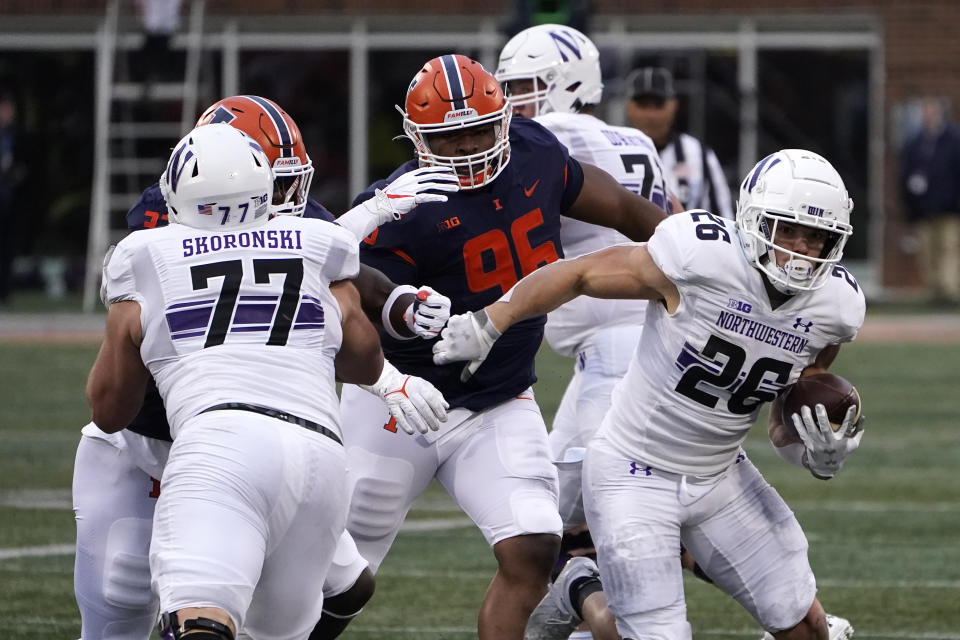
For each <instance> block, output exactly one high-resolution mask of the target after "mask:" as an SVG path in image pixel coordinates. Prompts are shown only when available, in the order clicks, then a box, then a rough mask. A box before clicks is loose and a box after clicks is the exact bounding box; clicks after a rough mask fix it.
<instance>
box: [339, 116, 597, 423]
mask: <svg viewBox="0 0 960 640" xmlns="http://www.w3.org/2000/svg"><path fill="white" fill-rule="evenodd" d="M510 147H511V151H510V161H509V163H508V164H507V166H506V168H504V170H503V172H502V173H501V174H500V175H499V176H497V178H496V179H495V180H494V181H493V182H492V183H491V184H489V185H486V186H483V187H480V188H479V189H472V190H467V191H460V192H458V193H453V194H448V198H449V200H448V201H447V202H440V203H426V204H421V205H419V206H418V207H417V208H416V209H415V210H414V211H413V212H412V213H410V214H409V215H407V216H405V217H404V218H402V219H401V220H398V221H396V222H390V223H388V224H386V225H383V226H382V227H380V228H379V229H377V230H376V231H374V232H373V233H372V234H371V235H370V236H369V237H368V238H367V239H366V240H364V242H363V244H361V250H360V260H361V262H363V263H364V264H366V265H369V266H371V267H374V268H376V269H379V270H380V271H382V272H383V273H384V274H385V275H386V276H387V277H389V278H390V279H391V280H393V281H394V282H397V283H405V284H412V285H428V286H430V287H433V288H434V289H436V290H437V291H439V292H440V293H442V294H444V295H446V296H449V297H450V300H451V301H452V311H451V312H452V313H464V312H466V311H476V310H478V309H482V308H483V307H485V306H486V305H488V304H490V303H492V302H494V301H496V300H497V299H498V298H499V297H500V296H502V295H503V294H504V293H506V292H507V291H508V290H509V289H510V287H512V286H513V285H514V284H516V282H517V280H519V279H520V278H522V277H523V276H525V275H527V274H529V273H531V272H532V271H534V270H536V269H537V268H539V267H542V266H543V265H545V264H547V263H550V262H553V261H554V260H556V259H557V258H560V257H563V254H562V248H561V245H560V215H561V214H562V213H564V212H565V211H567V209H569V208H570V207H571V205H572V204H573V203H574V201H575V200H576V199H577V196H579V195H580V190H581V188H582V187H583V169H582V168H581V166H580V164H579V163H578V162H577V161H576V160H574V159H573V158H571V157H570V155H569V154H568V152H567V149H566V147H564V146H563V145H562V144H560V142H559V141H558V140H557V139H556V137H554V135H553V134H552V133H550V132H549V131H547V130H546V129H545V128H543V127H542V126H541V125H539V124H537V123H536V122H534V121H533V120H522V119H519V118H518V119H515V120H514V121H513V122H512V123H511V124H510ZM416 166H417V165H416V162H415V161H410V162H408V163H406V164H404V165H403V166H401V167H400V168H398V169H397V170H396V171H394V172H393V174H391V175H390V177H389V178H387V179H386V180H382V181H380V182H376V183H374V184H373V185H371V186H370V187H369V188H368V189H367V190H366V191H365V192H363V193H362V194H360V195H359V196H357V198H356V200H355V203H359V202H362V201H364V200H366V199H368V198H370V197H372V195H373V190H374V189H375V188H380V187H383V186H385V185H386V184H388V183H389V182H390V181H392V180H393V179H395V178H396V177H397V176H399V175H400V174H401V173H404V172H406V171H410V170H411V169H415V168H416ZM545 321H546V316H540V317H537V318H530V319H528V320H524V321H523V322H519V323H517V324H515V325H514V326H512V327H510V329H508V330H507V331H506V332H505V333H504V335H503V336H502V337H501V338H500V339H499V340H497V342H496V343H495V344H494V346H493V349H492V350H491V351H490V355H488V356H487V359H486V360H485V361H484V363H483V365H482V366H481V367H480V368H479V369H478V370H477V372H476V374H474V376H473V377H472V378H471V379H470V380H468V381H467V382H466V383H461V382H460V371H461V370H462V369H463V365H464V363H462V362H461V363H453V364H449V365H444V366H440V367H438V366H437V365H434V364H433V354H432V352H431V348H432V346H433V345H432V341H424V340H407V341H403V340H395V339H393V338H391V337H390V336H388V335H386V334H385V333H381V338H382V344H383V350H384V353H385V355H386V356H387V358H388V359H389V360H390V361H391V362H392V363H393V364H394V365H396V366H397V368H398V369H400V370H401V371H403V372H405V373H410V374H413V375H417V376H420V377H422V378H426V379H427V380H429V381H430V382H431V383H433V385H434V386H436V387H437V388H438V389H439V390H440V391H441V392H442V393H443V395H444V397H445V398H446V399H447V401H448V402H449V403H450V405H451V406H452V407H466V408H468V409H470V410H472V411H480V410H482V409H485V408H487V407H491V406H493V405H495V404H499V403H501V402H503V401H505V400H508V399H510V398H513V397H516V396H517V395H518V394H519V393H521V392H523V391H524V389H526V388H527V387H529V386H530V385H531V384H533V383H534V382H535V381H536V376H535V375H534V357H535V356H536V353H537V349H538V348H539V347H540V341H541V339H542V338H543V325H544V322H545Z"/></svg>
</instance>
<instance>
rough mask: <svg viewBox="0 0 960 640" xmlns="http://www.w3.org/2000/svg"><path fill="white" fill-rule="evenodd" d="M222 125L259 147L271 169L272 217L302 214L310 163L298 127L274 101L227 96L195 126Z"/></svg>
mask: <svg viewBox="0 0 960 640" xmlns="http://www.w3.org/2000/svg"><path fill="white" fill-rule="evenodd" d="M217 122H225V123H227V124H229V125H231V126H232V127H235V128H237V129H240V130H241V131H243V132H244V133H246V134H247V135H249V136H250V137H251V138H253V139H254V140H256V141H257V143H258V144H259V145H260V146H261V147H262V148H263V150H264V152H265V153H266V154H267V158H268V159H269V160H270V166H271V168H272V169H273V177H274V183H273V184H274V190H273V214H274V215H281V214H291V215H297V216H299V215H302V214H303V211H304V209H306V206H307V197H308V196H309V195H310V182H311V181H312V180H313V163H312V162H311V161H310V156H308V155H307V148H306V147H305V146H304V144H303V136H301V135H300V128H299V127H297V123H296V122H294V121H293V118H291V117H290V116H289V114H287V112H286V111H284V110H283V109H281V108H280V107H279V106H278V105H277V103H276V102H274V101H273V100H268V99H266V98H261V97H260V96H230V97H229V98H224V99H223V100H221V101H219V102H217V103H214V104H212V105H210V106H209V107H208V108H207V110H206V111H204V112H203V115H201V116H200V119H199V120H197V126H198V127H199V126H201V125H205V124H214V123H217Z"/></svg>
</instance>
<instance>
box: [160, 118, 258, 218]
mask: <svg viewBox="0 0 960 640" xmlns="http://www.w3.org/2000/svg"><path fill="white" fill-rule="evenodd" d="M272 191H273V172H272V171H271V169H270V161H269V160H268V159H267V155H266V154H265V153H264V152H263V149H262V148H261V147H260V145H259V144H257V142H256V141H255V140H254V139H253V138H251V137H250V136H248V135H247V134H246V133H244V132H243V131H240V130H239V129H236V128H234V127H231V126H230V125H228V124H225V123H217V124H208V125H202V126H199V127H197V128H196V129H194V130H193V131H191V132H190V133H188V134H187V135H185V136H184V137H183V138H182V139H181V140H180V142H178V143H177V146H176V147H175V148H174V150H173V153H172V154H171V155H170V161H169V162H168V163H167V169H166V171H164V172H163V175H161V176H160V192H161V193H162V194H163V199H164V200H165V201H166V203H167V209H169V215H170V222H178V223H180V224H185V225H187V226H188V227H196V228H197V229H211V230H234V229H238V228H243V227H251V226H254V225H258V224H260V223H262V222H266V221H267V220H268V219H269V217H270V215H269V214H270V198H271V193H272Z"/></svg>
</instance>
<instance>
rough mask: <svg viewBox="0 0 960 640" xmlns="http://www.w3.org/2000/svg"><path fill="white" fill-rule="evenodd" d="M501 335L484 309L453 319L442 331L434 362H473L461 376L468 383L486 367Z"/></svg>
mask: <svg viewBox="0 0 960 640" xmlns="http://www.w3.org/2000/svg"><path fill="white" fill-rule="evenodd" d="M500 335H501V334H500V331H498V330H497V328H496V327H495V326H493V322H491V321H490V318H489V317H488V316H487V312H486V310H484V309H481V310H480V311H477V312H476V313H474V312H472V311H467V312H466V313H464V314H461V315H456V316H450V319H449V320H448V321H447V326H446V328H445V329H444V330H443V331H442V332H440V340H439V341H437V342H435V343H434V345H433V362H434V364H447V363H450V362H456V361H457V360H469V361H470V362H468V363H467V365H466V366H465V367H464V368H463V371H462V372H461V373H460V382H466V381H467V380H468V379H470V376H472V375H473V374H474V373H475V372H476V370H477V369H479V368H480V365H481V364H483V361H484V360H485V359H486V358H487V355H488V354H489V353H490V349H492V348H493V343H494V342H496V341H497V338H499V337H500Z"/></svg>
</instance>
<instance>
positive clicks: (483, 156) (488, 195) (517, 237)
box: [342, 54, 664, 640]
mask: <svg viewBox="0 0 960 640" xmlns="http://www.w3.org/2000/svg"><path fill="white" fill-rule="evenodd" d="M401 111H402V113H403V126H404V131H405V132H406V135H407V137H408V138H409V139H410V140H411V141H412V142H413V144H414V147H415V149H416V152H417V160H414V161H411V162H409V163H407V164H404V165H403V166H401V167H399V168H398V169H397V170H396V171H395V172H394V174H393V175H392V176H391V177H390V178H388V179H387V180H390V179H392V178H394V177H395V176H397V175H400V174H401V173H403V172H406V171H409V170H410V169H412V168H415V167H416V166H417V164H418V163H419V164H420V165H421V166H449V167H453V168H454V169H455V170H456V171H457V174H458V176H459V179H460V186H461V191H460V192H459V193H456V194H451V195H450V200H449V201H448V202H447V203H446V204H445V205H444V206H443V207H438V206H433V205H431V204H429V203H428V204H424V205H420V207H418V209H417V213H416V221H414V219H413V218H410V217H408V218H405V219H403V220H399V221H396V222H390V223H387V224H386V225H383V226H382V227H380V228H379V229H378V230H377V231H376V232H374V234H372V235H371V236H370V237H369V238H368V239H367V241H366V243H365V244H364V245H363V246H362V248H361V260H362V261H363V262H364V263H366V264H368V265H371V266H375V267H376V268H378V269H379V270H381V271H383V273H385V274H386V275H387V276H389V277H390V278H391V279H392V280H394V281H395V282H403V283H415V282H416V283H424V284H426V285H429V286H431V287H433V288H435V289H437V290H438V291H442V292H443V293H444V294H446V295H448V296H449V297H450V299H451V301H452V308H453V310H454V311H456V312H464V311H468V310H471V309H479V308H480V307H482V306H483V305H485V304H487V303H489V302H492V301H493V300H495V299H496V298H497V297H499V296H500V295H502V294H503V293H504V292H505V291H507V290H509V289H510V287H512V286H513V284H514V283H515V282H516V281H517V279H518V278H520V277H522V276H523V275H524V274H527V273H530V272H532V271H534V270H535V269H537V268H539V267H541V266H543V265H545V264H548V263H550V262H553V261H554V260H556V259H558V258H559V257H560V256H561V255H562V246H561V243H560V236H559V232H560V216H561V214H565V215H567V216H568V217H570V218H576V219H579V220H585V221H588V222H592V223H595V224H603V225H607V226H610V227H614V228H617V229H618V230H619V231H620V232H621V233H623V234H624V235H625V236H627V237H629V238H633V239H636V240H642V239H645V238H647V237H648V236H649V234H650V233H652V231H653V229H654V227H655V226H656V224H657V223H658V222H659V221H660V220H661V219H662V218H663V217H664V214H663V211H662V210H661V209H660V208H659V207H657V206H656V205H654V204H653V203H651V202H650V201H648V200H646V199H644V198H642V197H640V196H638V195H636V194H635V193H632V192H630V191H628V190H627V189H625V188H623V187H622V186H620V185H619V184H618V183H617V182H616V181H615V180H614V179H613V178H612V177H610V176H609V175H608V174H606V173H605V172H604V171H602V170H600V169H598V168H596V167H594V166H592V165H589V164H582V163H580V162H578V161H577V160H574V159H573V158H571V157H570V155H569V153H568V152H567V150H566V148H565V147H564V146H563V145H562V144H560V142H559V141H558V140H557V139H556V137H555V136H554V135H553V134H551V133H550V132H548V131H547V130H546V129H544V128H543V127H542V126H541V125H539V124H537V123H536V122H533V121H532V120H522V119H518V120H513V121H512V122H511V112H510V107H509V105H508V103H507V101H506V100H505V98H504V96H503V93H502V91H501V90H500V86H499V84H498V83H497V81H496V78H494V77H493V76H492V75H491V74H490V73H489V72H487V71H486V70H485V69H483V67H482V66H481V65H480V64H479V63H477V62H476V61H474V60H471V59H469V58H467V57H466V56H462V55H453V54H451V55H444V56H440V57H438V58H434V59H432V60H430V61H428V62H427V63H426V64H424V65H423V67H422V68H421V69H420V71H419V72H418V73H417V74H416V75H415V77H414V79H413V81H412V82H411V84H410V86H409V89H408V91H407V96H406V101H405V107H404V108H403V109H401ZM384 183H385V181H383V182H380V183H376V184H374V185H373V187H371V190H372V189H373V188H374V187H377V186H379V185H381V184H384ZM370 193H371V191H368V192H365V193H363V194H361V195H360V196H358V198H357V200H358V201H360V200H363V199H366V198H368V197H369V195H370ZM544 320H545V319H544V318H542V317H541V318H533V319H531V320H528V321H527V322H524V323H522V324H520V325H518V326H517V327H515V329H514V330H511V332H510V333H509V334H508V335H507V336H506V339H505V340H504V342H503V343H501V344H500V345H498V348H497V349H495V350H494V352H493V354H492V356H491V359H490V360H489V361H488V362H487V363H486V364H484V366H482V367H481V368H480V369H479V370H477V371H476V372H475V373H473V375H472V377H470V378H469V379H462V378H461V375H463V373H464V372H462V371H461V370H462V369H463V367H462V366H456V365H449V366H445V367H436V366H434V364H433V362H432V359H431V354H430V345H429V344H427V343H423V342H420V341H403V340H398V339H397V338H396V337H394V336H389V335H382V341H383V345H384V351H385V353H386V354H387V356H388V358H390V359H391V361H393V362H394V363H395V364H396V365H397V367H398V368H399V369H400V370H402V371H404V372H405V373H411V374H414V375H418V376H422V377H424V378H426V379H427V380H429V381H431V382H432V383H433V384H434V385H435V386H436V387H437V388H438V389H440V390H441V391H442V392H443V393H444V396H445V397H446V398H447V399H448V401H449V402H450V404H451V407H453V409H452V410H451V413H450V417H449V418H448V421H447V423H446V425H447V426H446V427H445V428H441V430H439V431H438V432H431V433H427V434H424V435H422V436H418V437H417V438H406V439H404V438H400V437H398V436H397V434H396V433H395V431H396V429H395V426H394V425H393V424H392V422H391V421H390V416H389V414H388V413H387V411H386V408H385V407H384V406H383V404H382V402H380V401H379V400H378V399H377V398H373V397H368V396H369V394H362V393H360V392H359V391H358V390H357V389H356V388H352V387H349V386H345V387H344V390H343V394H342V408H343V412H344V417H345V418H344V419H349V420H351V421H352V422H353V423H355V424H357V425H358V428H356V429H352V430H351V431H350V433H349V434H346V438H347V439H346V440H345V445H346V446H347V452H348V459H349V467H350V480H349V482H350V488H351V508H350V509H351V510H350V516H349V519H348V530H349V531H350V533H351V535H353V537H354V539H355V540H356V542H357V546H358V548H359V549H360V552H361V554H363V555H364V557H365V558H366V559H367V560H368V561H369V562H370V566H371V567H372V568H373V569H374V570H376V569H377V568H378V567H379V565H380V563H381V561H382V560H383V558H384V556H385V555H386V554H387V551H388V550H389V548H390V545H391V544H392V543H393V540H394V538H395V537H396V535H397V532H398V530H399V528H400V525H401V523H402V522H403V519H404V517H405V515H406V513H407V511H408V510H409V508H410V505H411V504H412V503H413V501H414V499H416V497H417V496H418V495H420V493H421V492H423V490H424V489H425V488H426V487H427V486H428V484H429V483H430V482H431V480H432V479H433V478H434V477H436V478H437V479H438V480H439V481H440V482H441V483H442V484H443V486H444V487H445V489H446V490H447V492H448V493H449V494H450V495H451V496H452V497H453V498H454V500H455V501H456V502H457V504H458V505H459V506H460V507H461V508H462V509H463V510H464V511H465V512H466V513H467V515H469V516H470V518H471V519H472V520H473V521H474V522H475V523H476V524H477V526H478V527H479V528H480V530H481V531H482V532H483V534H484V536H485V538H486V540H487V542H488V543H489V544H490V545H491V546H492V547H493V552H494V555H495V557H496V559H497V564H498V570H497V573H496V574H495V576H494V578H493V581H492V582H491V584H490V587H489V589H488V591H487V595H486V597H485V599H484V602H483V604H482V606H481V610H480V614H479V636H480V638H481V639H483V640H487V639H492V638H497V639H498V640H503V639H507V640H519V638H521V637H522V635H523V628H524V625H525V623H526V620H527V617H528V616H529V614H530V611H531V610H532V609H533V607H534V606H535V605H536V604H537V602H538V601H539V600H540V598H541V597H542V596H543V594H544V592H545V590H546V585H547V581H548V577H549V573H550V569H551V568H552V566H553V564H554V561H555V559H556V555H557V551H558V543H559V533H560V530H561V526H562V524H561V520H560V517H559V514H558V512H557V488H556V481H557V480H556V471H555V469H554V467H553V465H552V464H551V462H550V456H549V453H548V448H547V442H546V427H545V425H544V424H543V419H542V417H541V415H540V410H539V408H538V407H537V404H536V401H535V400H534V397H533V392H532V391H531V389H530V387H531V385H532V384H533V382H534V381H535V379H536V378H535V376H534V356H535V354H536V352H537V349H538V347H539V344H540V341H541V338H542V335H543V324H544Z"/></svg>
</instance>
